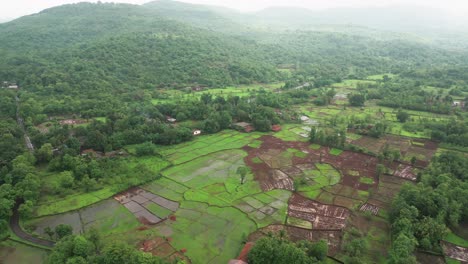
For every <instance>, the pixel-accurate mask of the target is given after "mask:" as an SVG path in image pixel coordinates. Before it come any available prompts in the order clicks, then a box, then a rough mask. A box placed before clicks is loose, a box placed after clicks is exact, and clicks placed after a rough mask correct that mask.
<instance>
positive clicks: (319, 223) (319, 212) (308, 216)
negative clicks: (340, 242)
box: [288, 194, 350, 230]
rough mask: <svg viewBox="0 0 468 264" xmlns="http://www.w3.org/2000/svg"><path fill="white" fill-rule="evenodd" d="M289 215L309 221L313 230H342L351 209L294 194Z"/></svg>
mask: <svg viewBox="0 0 468 264" xmlns="http://www.w3.org/2000/svg"><path fill="white" fill-rule="evenodd" d="M288 215H289V216H292V217H295V218H300V219H302V220H305V221H309V222H310V223H312V229H313V230H320V229H322V230H323V229H328V230H342V229H343V228H344V227H345V226H346V220H347V218H348V217H349V215H350V211H349V210H348V209H347V208H344V207H341V206H335V205H327V204H322V203H319V202H316V201H312V200H309V199H307V198H304V197H303V196H301V195H299V194H293V195H292V196H291V198H290V199H289V206H288Z"/></svg>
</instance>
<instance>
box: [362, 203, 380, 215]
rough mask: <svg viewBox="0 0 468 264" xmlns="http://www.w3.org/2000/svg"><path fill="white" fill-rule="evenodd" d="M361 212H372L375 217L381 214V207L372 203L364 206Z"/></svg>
mask: <svg viewBox="0 0 468 264" xmlns="http://www.w3.org/2000/svg"><path fill="white" fill-rule="evenodd" d="M359 210H360V211H362V212H370V213H371V214H373V215H377V214H378V213H379V207H377V206H375V205H373V204H370V203H365V204H363V205H362V206H361V208H359Z"/></svg>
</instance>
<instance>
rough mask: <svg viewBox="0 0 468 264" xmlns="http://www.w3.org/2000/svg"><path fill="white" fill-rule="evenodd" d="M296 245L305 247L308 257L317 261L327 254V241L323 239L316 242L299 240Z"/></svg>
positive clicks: (323, 258)
mask: <svg viewBox="0 0 468 264" xmlns="http://www.w3.org/2000/svg"><path fill="white" fill-rule="evenodd" d="M298 246H299V247H303V248H305V249H306V252H307V255H308V256H309V257H312V258H316V259H317V260H319V261H322V260H325V258H326V257H327V254H328V243H327V241H325V240H323V239H322V240H320V241H319V242H316V243H312V242H310V241H307V240H304V241H300V242H299V243H298Z"/></svg>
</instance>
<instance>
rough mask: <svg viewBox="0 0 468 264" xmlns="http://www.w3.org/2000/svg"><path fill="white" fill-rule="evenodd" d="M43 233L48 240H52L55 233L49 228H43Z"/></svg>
mask: <svg viewBox="0 0 468 264" xmlns="http://www.w3.org/2000/svg"><path fill="white" fill-rule="evenodd" d="M44 233H46V234H47V235H48V236H49V238H50V239H54V235H55V232H54V230H52V228H50V226H48V227H46V228H44Z"/></svg>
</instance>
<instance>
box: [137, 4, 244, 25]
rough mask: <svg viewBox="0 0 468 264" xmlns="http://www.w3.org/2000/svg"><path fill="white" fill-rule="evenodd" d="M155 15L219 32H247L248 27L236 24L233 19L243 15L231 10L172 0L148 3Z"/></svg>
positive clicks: (147, 6) (146, 6)
mask: <svg viewBox="0 0 468 264" xmlns="http://www.w3.org/2000/svg"><path fill="white" fill-rule="evenodd" d="M143 7H145V8H148V9H149V10H151V11H152V12H153V14H155V15H158V16H160V17H164V18H166V19H172V20H176V21H180V22H184V23H188V24H190V25H192V26H195V27H201V28H204V29H209V30H213V31H218V32H225V33H240V32H246V31H247V30H248V26H247V25H245V24H242V23H237V22H234V21H233V19H231V18H232V17H242V14H241V13H239V12H237V11H235V10H233V9H229V8H224V7H217V6H206V5H197V4H189V3H183V2H177V1H172V0H157V1H152V2H149V3H146V4H144V5H143Z"/></svg>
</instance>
